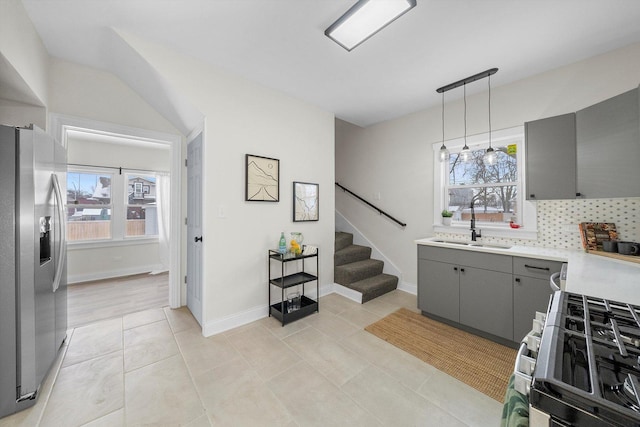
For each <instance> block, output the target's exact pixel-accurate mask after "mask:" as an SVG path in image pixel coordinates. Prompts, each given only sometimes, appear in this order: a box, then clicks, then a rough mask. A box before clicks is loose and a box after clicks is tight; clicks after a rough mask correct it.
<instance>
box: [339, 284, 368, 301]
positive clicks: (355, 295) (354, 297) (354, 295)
mask: <svg viewBox="0 0 640 427" xmlns="http://www.w3.org/2000/svg"><path fill="white" fill-rule="evenodd" d="M333 292H334V293H336V294H338V295H342V296H343V297H345V298H348V299H350V300H351V301H354V302H357V303H358V304H362V294H361V293H360V292H358V291H354V290H353V289H349V288H347V287H345V286H342V285H340V284H338V283H334V284H333Z"/></svg>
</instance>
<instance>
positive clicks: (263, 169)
mask: <svg viewBox="0 0 640 427" xmlns="http://www.w3.org/2000/svg"><path fill="white" fill-rule="evenodd" d="M244 199H245V200H247V201H257V202H277V201H279V200H280V160H278V159H271V158H269V157H262V156H254V155H253V154H247V155H246V157H245V198H244Z"/></svg>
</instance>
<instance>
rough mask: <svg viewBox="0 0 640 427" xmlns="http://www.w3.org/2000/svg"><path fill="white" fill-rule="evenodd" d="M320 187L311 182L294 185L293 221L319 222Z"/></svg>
mask: <svg viewBox="0 0 640 427" xmlns="http://www.w3.org/2000/svg"><path fill="white" fill-rule="evenodd" d="M318 190H319V185H318V184H312V183H310V182H294V183H293V221H294V222H300V221H318V219H319V218H318V217H319V214H320V210H319V208H318V203H319V201H320V199H319V194H318Z"/></svg>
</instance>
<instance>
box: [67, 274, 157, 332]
mask: <svg viewBox="0 0 640 427" xmlns="http://www.w3.org/2000/svg"><path fill="white" fill-rule="evenodd" d="M67 301H68V323H69V326H68V327H69V328H75V327H78V326H81V325H86V324H89V323H93V322H96V321H98V320H104V319H110V318H113V317H120V316H123V315H125V314H129V313H135V312H137V311H143V310H148V309H151V308H159V307H164V306H167V305H169V273H162V274H156V275H151V274H138V275H135V276H126V277H118V278H114V279H107V280H98V281H94V282H84V283H77V284H73V285H69V286H68V287H67Z"/></svg>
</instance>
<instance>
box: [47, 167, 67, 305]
mask: <svg viewBox="0 0 640 427" xmlns="http://www.w3.org/2000/svg"><path fill="white" fill-rule="evenodd" d="M51 180H52V182H53V190H54V191H53V192H54V194H55V198H56V208H57V211H58V218H59V224H60V244H59V247H58V254H59V256H58V263H57V265H56V274H55V277H54V279H53V292H55V291H57V290H58V287H59V286H60V280H61V279H62V272H63V270H64V268H63V267H64V260H65V258H66V256H67V254H66V245H65V242H66V239H67V227H66V223H65V218H64V199H63V198H62V190H61V189H60V182H59V181H58V176H57V175H56V174H55V173H52V174H51Z"/></svg>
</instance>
